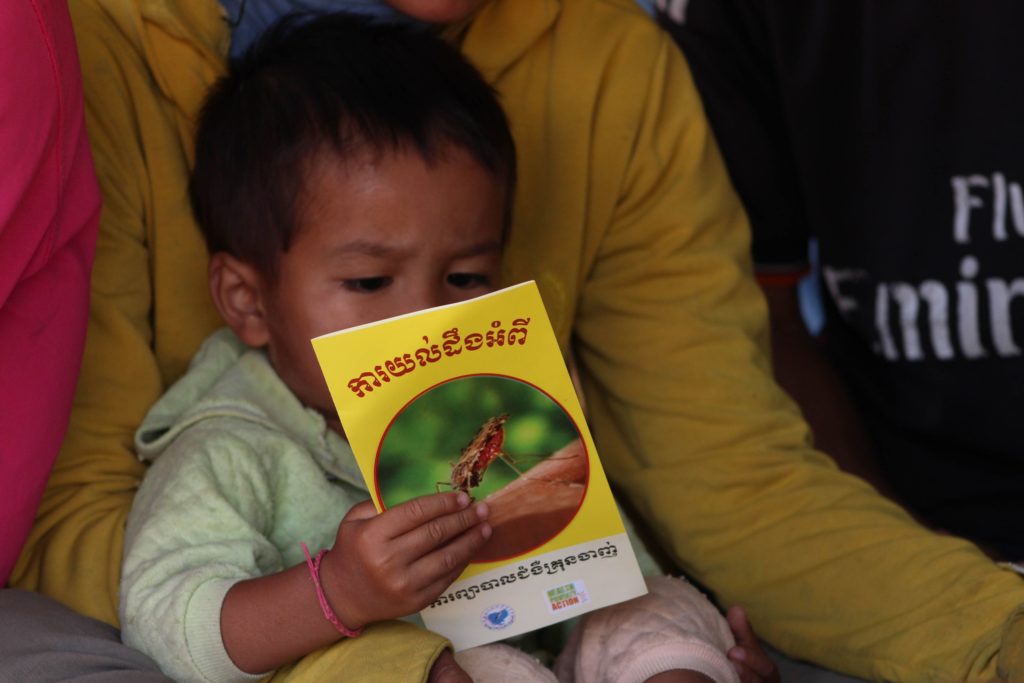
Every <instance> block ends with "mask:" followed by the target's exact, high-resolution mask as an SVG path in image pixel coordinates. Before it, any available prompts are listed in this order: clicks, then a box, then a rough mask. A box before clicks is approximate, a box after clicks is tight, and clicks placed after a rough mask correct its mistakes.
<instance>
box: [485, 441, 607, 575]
mask: <svg viewBox="0 0 1024 683" xmlns="http://www.w3.org/2000/svg"><path fill="white" fill-rule="evenodd" d="M586 483H587V453H586V450H585V449H584V447H583V443H582V442H581V441H580V440H579V439H576V440H574V441H572V442H570V443H569V444H567V445H566V446H564V447H563V448H561V449H559V450H558V451H556V452H555V453H552V454H551V456H549V457H548V458H546V459H545V460H544V461H543V462H541V463H538V464H537V465H536V466H535V467H533V468H531V469H530V470H528V471H526V472H524V473H523V474H522V475H520V476H519V477H518V478H517V479H515V480H513V481H512V482H511V483H510V484H508V485H507V486H504V487H503V488H501V489H499V490H498V491H495V492H494V493H492V494H491V495H489V496H487V498H485V499H484V502H485V503H487V507H488V510H489V511H490V512H489V520H488V521H489V523H490V525H491V530H492V532H491V538H490V539H489V540H488V541H487V542H486V543H485V544H484V545H483V546H482V547H481V548H480V550H478V551H477V553H476V555H474V557H473V561H474V562H488V561H491V560H496V559H500V558H503V557H510V556H514V555H517V554H520V553H522V552H525V551H527V550H529V549H531V548H535V547H537V546H538V545H540V544H542V543H544V542H545V541H547V540H549V539H550V538H552V537H554V536H555V535H556V534H557V533H558V532H559V531H561V530H562V529H563V528H564V527H565V525H566V524H568V523H569V521H570V520H571V519H572V517H573V515H575V514H576V510H577V509H578V508H579V506H580V502H581V501H582V500H583V493H584V491H585V490H586Z"/></svg>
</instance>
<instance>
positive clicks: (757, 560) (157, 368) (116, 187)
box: [14, 0, 1024, 681]
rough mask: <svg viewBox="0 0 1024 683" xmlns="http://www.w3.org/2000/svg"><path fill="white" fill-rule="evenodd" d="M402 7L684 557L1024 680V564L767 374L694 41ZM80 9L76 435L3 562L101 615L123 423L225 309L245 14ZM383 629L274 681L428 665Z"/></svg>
mask: <svg viewBox="0 0 1024 683" xmlns="http://www.w3.org/2000/svg"><path fill="white" fill-rule="evenodd" d="M265 1H267V2H269V1H270V0H265ZM248 3H249V4H251V5H254V6H257V5H259V3H260V0H248ZM397 4H412V5H414V6H418V7H414V8H413V9H415V10H417V11H419V10H424V9H427V10H430V12H436V13H435V14H431V15H430V16H427V17H425V18H428V19H436V20H441V21H444V22H445V23H447V24H448V25H447V27H446V28H445V31H446V35H447V36H448V37H449V38H450V39H451V40H453V41H455V42H456V43H457V44H458V45H459V46H460V47H461V49H462V50H463V51H464V53H465V54H466V55H467V56H468V57H469V59H470V60H471V61H472V62H473V63H475V64H476V66H477V67H478V68H479V69H480V70H481V72H482V73H483V74H484V76H485V78H486V79H487V80H488V81H489V82H490V83H492V84H493V86H494V87H495V88H496V90H497V91H498V93H499V95H500V98H501V101H502V104H503V106H504V107H505V108H506V110H507V112H508V116H509V119H510V123H511V127H512V132H513V135H514V137H515V139H516V144H517V147H518V153H519V159H520V179H521V181H520V186H519V188H518V196H517V200H516V203H515V207H514V219H513V228H512V231H511V234H510V236H509V243H508V248H507V252H506V253H507V258H506V263H505V275H506V280H507V281H509V282H516V281H521V280H524V279H528V278H532V279H535V280H537V281H538V283H539V285H540V288H541V291H542V294H543V296H544V299H545V303H546V304H547V306H548V308H549V310H550V313H551V317H552V321H553V323H554V324H555V327H556V331H557V333H558V337H559V340H560V341H561V343H562V345H563V348H564V349H565V350H566V351H567V352H568V351H569V350H570V349H571V350H572V351H573V352H574V353H575V355H576V357H577V359H578V361H579V365H580V372H581V377H582V381H583V386H584V389H585V392H586V396H587V402H588V407H589V411H590V415H591V420H592V423H593V431H594V434H595V438H596V440H597V443H598V446H599V448H600V450H601V453H602V457H603V460H604V463H605V466H606V468H607V470H608V472H609V475H610V476H611V478H612V480H613V481H614V483H615V484H616V485H617V486H618V487H619V489H620V491H622V492H623V493H624V494H625V495H626V496H627V497H628V498H629V500H630V502H631V503H632V504H633V506H634V507H635V508H636V510H637V511H638V512H639V514H640V515H641V516H642V518H643V519H644V520H645V521H646V522H647V524H648V525H649V526H650V528H651V529H652V530H653V532H654V534H655V535H656V537H657V539H658V540H659V541H660V542H661V543H662V545H663V546H664V547H665V548H666V550H667V551H668V552H669V554H670V555H671V557H672V558H673V559H674V561H675V562H676V563H677V564H678V565H679V567H681V568H682V569H683V571H685V572H686V573H688V574H689V575H691V576H692V577H694V578H695V579H697V580H698V581H700V582H701V583H703V584H704V585H706V586H708V587H709V588H711V589H712V590H714V591H715V593H716V594H717V596H718V597H719V598H720V599H721V601H722V602H723V603H727V604H731V603H742V604H744V605H745V606H746V608H747V611H748V613H749V614H750V617H751V619H752V621H753V623H754V624H755V625H756V626H757V628H758V630H759V632H760V633H761V635H763V636H764V637H765V638H766V639H767V640H768V641H770V642H772V643H773V644H774V645H776V646H777V647H779V648H780V649H782V650H783V651H785V652H787V653H789V654H791V655H793V656H796V657H799V658H804V659H809V660H812V661H815V662H818V663H821V664H823V665H825V666H828V667H830V668H834V669H838V670H841V671H846V672H850V673H853V674H856V675H859V676H862V677H871V678H884V679H888V680H896V681H949V680H970V681H990V680H995V679H1002V680H1022V679H1024V615H1022V611H1024V581H1022V580H1021V578H1020V577H1019V576H1017V575H1015V574H1013V573H1011V572H1009V571H1006V570H1002V569H999V568H997V567H996V566H995V565H994V564H992V563H991V562H990V561H989V560H987V559H986V558H985V556H984V555H983V554H982V553H980V552H979V551H978V550H977V549H976V548H975V547H974V546H973V545H971V544H969V543H967V542H964V541H962V540H959V539H955V538H950V537H940V536H936V535H934V534H931V533H929V532H927V531H925V530H924V529H922V528H921V527H919V526H918V525H916V524H915V523H914V522H913V521H912V520H911V519H910V518H909V517H908V516H907V515H906V514H905V513H904V512H903V511H902V510H901V509H900V508H898V507H897V506H895V505H893V504H891V503H889V502H887V501H886V500H884V499H883V498H881V497H879V496H878V495H877V494H876V493H875V492H874V491H873V489H871V488H870V487H869V486H868V485H866V484H864V483H863V482H862V481H860V480H858V479H856V478H854V477H851V476H849V475H846V474H843V473H840V472H839V471H838V470H837V469H836V468H835V466H834V465H833V463H832V462H831V461H830V460H829V459H828V458H827V457H826V456H824V455H822V454H820V453H818V452H816V451H814V450H813V449H812V447H811V446H810V436H809V432H808V430H807V427H806V425H805V424H804V422H803V421H802V419H801V417H800V414H799V412H798V411H797V409H796V408H795V407H794V405H793V404H792V403H791V402H790V401H789V400H788V399H787V398H786V397H785V396H784V394H783V393H782V392H781V391H780V390H779V389H778V388H777V387H776V385H775V384H774V382H773V381H772V378H771V372H770V367H769V363H768V360H767V355H766V350H767V349H766V346H767V344H766V341H765V340H766V338H767V330H766V325H767V320H766V314H765V307H764V303H763V301H762V298H761V296H760V294H759V292H758V289H757V286H756V284H755V283H754V281H753V278H752V276H751V267H750V263H749V256H748V251H749V235H748V226H747V222H746V217H745V216H744V213H743V211H742V209H741V207H740V205H739V202H738V201H737V199H736V197H735V195H734V193H733V190H732V188H731V186H730V183H729V179H728V177H727V175H726V173H725V171H724V169H723V167H722V163H721V160H720V158H719V154H718V150H717V148H716V146H715V144H714V141H713V139H712V137H711V134H710V132H709V130H708V127H707V124H706V122H705V119H704V115H703V111H702V109H701V105H700V102H699V99H698V97H697V94H696V92H695V90H694V87H693V84H692V82H691V79H690V75H689V72H688V70H687V68H686V65H685V63H684V62H683V61H682V59H681V57H680V56H679V54H678V51H677V50H676V48H675V47H674V46H673V45H672V44H671V42H670V40H669V39H668V38H666V37H665V36H663V35H662V34H661V33H660V32H659V31H658V30H657V29H656V28H655V27H654V26H653V25H652V24H651V23H650V22H649V21H648V20H647V18H646V17H645V16H643V14H642V12H641V10H639V9H638V8H637V7H636V6H635V5H634V3H633V0H562V1H559V0H486V1H484V2H478V0H461V2H460V0H450V1H449V2H440V0H438V1H437V2H430V1H429V0H403V2H402V3H397ZM476 5H479V6H476ZM400 8H401V7H400ZM71 10H72V14H73V19H74V21H75V24H76V32H77V38H78V41H79V48H80V54H81V61H82V66H83V71H84V80H85V94H86V102H87V116H88V124H89V132H90V137H91V139H92V143H93V146H94V155H95V160H96V165H97V169H98V175H99V179H100V183H101V186H102V188H103V194H104V201H105V209H104V214H103V217H102V222H101V235H100V240H99V245H98V251H97V257H96V266H95V271H94V276H93V284H92V291H93V304H92V312H91V320H90V327H89V334H88V338H87V342H86V353H85V360H84V367H83V374H82V378H81V381H80V384H79V389H78V394H77V398H76V404H75V408H74V411H73V415H72V421H71V426H70V431H69V436H68V438H67V440H66V443H65V447H64V449H63V452H62V454H61V456H60V458H59V460H58V462H57V465H56V468H55V470H54V474H53V476H52V478H51V481H50V484H49V487H48V490H47V492H46V494H45V497H44V501H43V504H42V508H41V512H40V514H39V518H38V520H37V523H36V525H35V528H34V530H33V532H32V536H31V537H30V540H29V546H28V549H27V550H26V552H25V554H24V555H23V557H22V558H21V560H20V562H19V564H18V566H17V568H16V570H15V576H14V584H15V585H17V586H22V587H26V588H30V589H34V590H38V591H41V592H43V593H46V594H48V595H51V596H53V597H55V598H56V599H57V600H59V601H60V602H63V603H65V604H67V605H69V606H71V607H73V608H74V609H76V610H78V611H80V612H82V613H84V614H86V615H89V616H93V617H97V618H98V619H101V620H103V621H107V622H110V623H113V622H114V621H115V619H116V616H115V615H116V601H117V586H118V580H119V565H120V559H121V542H122V535H123V524H124V519H125V516H126V514H127V512H128V509H129V506H130V504H131V498H132V494H133V492H134V489H135V486H136V484H137V482H138V480H139V479H140V478H141V475H142V469H141V465H139V464H138V462H137V461H136V460H135V457H134V455H133V454H132V452H131V447H130V445H131V437H132V434H133V431H134V429H135V428H136V426H137V425H138V424H139V422H140V421H141V419H142V417H143V415H144V414H145V412H146V410H147V409H148V408H149V406H150V405H151V404H152V402H153V401H154V400H155V399H156V398H157V397H158V396H159V395H160V394H161V393H162V392H163V390H164V389H165V388H166V387H167V385H168V384H170V383H171V382H173V381H174V380H175V379H177V378H178V377H179V376H180V375H181V374H182V372H183V371H184V369H185V366H186V364H187V362H188V359H189V358H190V357H191V356H192V354H193V353H194V351H195V350H196V348H197V347H198V345H199V342H200V341H201V340H202V339H203V338H205V337H206V336H207V334H208V333H209V332H210V331H211V330H212V329H214V327H215V326H216V325H217V324H218V323H217V317H216V314H215V312H214V310H213V308H212V306H211V304H210V302H209V301H208V299H207V288H206V253H205V248H204V245H203V244H202V241H201V239H200V237H199V233H198V231H197V230H196V228H195V225H194V223H193V220H192V216H191V213H190V210H189V205H188V201H187V195H186V183H187V177H188V171H189V168H190V164H191V153H192V133H193V123H194V121H195V117H196V113H197V111H198V109H199V107H200V105H201V102H202V99H203V96H204V93H205V91H206V89H207V88H208V86H209V85H210V84H211V83H212V82H213V81H214V80H215V79H216V78H217V77H218V76H219V75H220V74H221V72H222V71H223V68H224V63H225V54H226V52H227V49H228V44H229V38H230V32H229V26H228V23H227V22H226V21H225V12H224V10H223V8H222V7H221V6H220V5H219V4H218V3H217V2H216V0H189V1H188V2H178V3H169V2H166V0H76V2H74V3H72V5H71ZM449 20H451V21H449ZM367 635H368V636H373V637H366V636H364V637H363V638H359V639H355V640H351V641H345V642H343V643H341V644H339V645H338V646H335V647H334V648H332V649H331V650H328V651H326V652H325V653H322V655H321V656H320V657H311V658H307V659H306V660H303V661H302V662H300V663H299V664H298V665H296V667H295V668H294V669H293V670H289V671H285V672H281V673H280V674H279V675H280V676H282V677H283V676H288V675H290V676H293V677H294V680H298V679H299V678H300V677H301V676H302V675H308V676H310V677H311V679H316V677H317V674H316V671H317V668H316V667H318V666H323V667H330V668H332V670H339V669H337V667H338V666H342V665H348V663H351V662H354V661H364V662H365V661H366V660H367V659H369V661H373V662H376V663H377V665H376V666H374V667H373V670H367V669H366V667H365V665H364V668H363V669H361V670H360V669H350V670H348V671H349V674H350V675H351V677H352V678H353V679H354V680H372V679H374V678H375V677H376V678H378V679H381V680H400V679H401V678H402V677H403V676H404V677H407V678H408V679H409V680H422V679H423V678H424V677H425V675H426V671H427V670H428V669H429V666H430V664H431V663H432V662H433V661H434V659H435V658H436V657H437V655H438V653H439V652H440V651H441V649H442V648H443V642H442V641H440V639H437V638H434V637H433V636H432V635H430V634H426V633H424V632H418V633H417V636H416V638H410V637H409V633H408V632H406V631H405V630H404V627H402V626H400V625H384V626H383V627H381V628H380V629H379V630H378V632H377V633H375V634H374V633H373V632H371V631H368V633H367ZM358 648H370V650H369V651H372V652H374V653H375V654H374V656H373V657H369V658H367V657H365V656H363V657H360V656H359V655H358V654H355V656H352V655H353V653H357V652H358ZM365 651H367V650H364V652H365ZM385 664H386V665H387V666H385ZM353 666H356V665H353ZM390 666H394V668H393V669H392V668H388V667H390Z"/></svg>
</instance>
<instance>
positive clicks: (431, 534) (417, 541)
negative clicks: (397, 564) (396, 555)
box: [395, 503, 489, 560]
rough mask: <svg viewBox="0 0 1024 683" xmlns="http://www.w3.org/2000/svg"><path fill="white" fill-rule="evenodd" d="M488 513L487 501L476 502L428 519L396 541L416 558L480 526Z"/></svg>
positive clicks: (410, 556)
mask: <svg viewBox="0 0 1024 683" xmlns="http://www.w3.org/2000/svg"><path fill="white" fill-rule="evenodd" d="M488 513H489V509H488V506H487V504H486V503H476V504H474V505H471V506H469V507H467V508H463V509H462V510H458V511H456V512H453V513H450V514H447V515H442V516H441V517H436V518H434V519H431V520H428V521H427V522H426V523H424V524H422V525H420V526H419V527H417V528H415V529H411V530H410V531H409V532H408V533H406V534H405V535H403V536H402V537H400V538H397V539H395V541H396V543H398V544H399V546H400V547H401V548H402V551H403V552H404V553H406V554H407V556H408V557H409V558H411V559H412V560H415V559H417V558H420V557H423V556H424V555H426V554H427V553H430V552H432V551H433V550H435V549H437V548H440V547H443V546H444V545H446V544H448V543H449V542H451V541H452V539H455V538H456V537H458V536H460V535H461V534H464V533H465V532H466V531H467V530H469V529H473V528H474V527H478V526H480V524H481V523H482V522H483V521H484V520H486V519H487V516H488Z"/></svg>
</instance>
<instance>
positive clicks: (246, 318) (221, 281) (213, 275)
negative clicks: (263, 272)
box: [208, 252, 269, 348]
mask: <svg viewBox="0 0 1024 683" xmlns="http://www.w3.org/2000/svg"><path fill="white" fill-rule="evenodd" d="M208 276H209V282H210V295H211V296H212V297H213V304H214V306H216V307H217V310H218V311H219V312H220V315H221V317H222V318H223V319H224V322H226V323H227V324H228V327H230V328H231V329H232V330H234V332H235V335H237V336H238V338H239V339H241V340H242V342H243V343H244V344H246V345H247V346H251V347H253V348H260V347H262V346H266V344H267V342H268V341H269V334H268V331H267V323H266V317H265V315H264V298H265V296H266V294H267V290H266V288H267V285H266V281H265V280H264V278H263V277H261V276H260V273H259V271H257V270H256V269H255V268H253V267H252V266H251V265H249V264H248V263H246V262H244V261H240V260H239V259H237V258H235V257H234V256H231V255H230V254H227V253H224V252H217V253H215V254H214V255H213V256H211V257H210V267H209V270H208Z"/></svg>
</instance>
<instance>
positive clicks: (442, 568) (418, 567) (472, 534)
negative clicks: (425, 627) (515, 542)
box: [411, 522, 491, 595]
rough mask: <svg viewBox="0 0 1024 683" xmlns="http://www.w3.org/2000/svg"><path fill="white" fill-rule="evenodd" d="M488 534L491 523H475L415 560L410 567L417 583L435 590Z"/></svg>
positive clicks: (459, 570)
mask: <svg viewBox="0 0 1024 683" xmlns="http://www.w3.org/2000/svg"><path fill="white" fill-rule="evenodd" d="M490 537H491V525H490V524H487V523H486V522H484V523H483V524H479V525H477V526H476V527H474V528H471V529H469V530H468V531H464V532H463V533H462V534H461V535H460V536H458V537H457V538H455V539H454V540H452V541H451V542H450V543H447V544H445V545H442V546H441V547H439V548H437V549H436V550H434V551H433V552H430V553H427V554H425V555H424V556H423V557H421V558H420V559H419V560H416V561H415V562H414V563H413V564H412V567H411V570H412V571H413V572H414V573H415V575H416V576H418V577H419V584H420V585H421V586H423V587H424V589H427V588H428V587H429V590H430V591H432V592H433V591H436V592H433V593H432V594H433V595H436V594H439V593H440V592H441V591H443V590H444V589H445V588H447V587H448V586H449V585H451V582H452V581H454V580H455V579H456V578H457V577H458V575H459V574H461V573H462V570H463V569H465V568H466V565H467V564H469V561H470V560H471V559H473V555H475V554H476V552H477V551H478V550H480V547H481V546H483V544H484V543H486V542H487V539H489V538H490ZM438 586H440V587H438Z"/></svg>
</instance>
